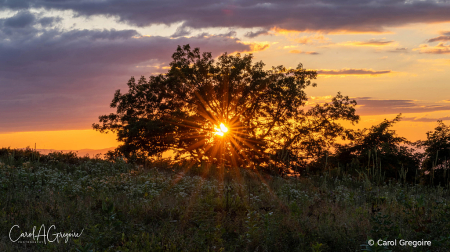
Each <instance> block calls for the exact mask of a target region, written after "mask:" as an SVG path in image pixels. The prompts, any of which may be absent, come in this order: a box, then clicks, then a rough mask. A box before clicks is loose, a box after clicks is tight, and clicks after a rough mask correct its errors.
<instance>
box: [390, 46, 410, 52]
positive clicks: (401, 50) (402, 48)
mask: <svg viewBox="0 0 450 252" xmlns="http://www.w3.org/2000/svg"><path fill="white" fill-rule="evenodd" d="M388 52H393V53H405V52H408V48H406V47H401V48H395V49H394V50H390V51H388Z"/></svg>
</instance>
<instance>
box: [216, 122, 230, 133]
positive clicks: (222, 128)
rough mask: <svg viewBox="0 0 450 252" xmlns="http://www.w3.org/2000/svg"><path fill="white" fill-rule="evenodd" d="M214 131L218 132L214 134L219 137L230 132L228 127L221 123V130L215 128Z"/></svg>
mask: <svg viewBox="0 0 450 252" xmlns="http://www.w3.org/2000/svg"><path fill="white" fill-rule="evenodd" d="M214 130H216V131H215V132H214V134H216V135H219V136H224V135H225V133H227V132H228V127H227V126H225V124H223V123H220V126H219V128H218V127H214Z"/></svg>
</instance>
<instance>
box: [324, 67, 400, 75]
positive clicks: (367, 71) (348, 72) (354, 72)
mask: <svg viewBox="0 0 450 252" xmlns="http://www.w3.org/2000/svg"><path fill="white" fill-rule="evenodd" d="M317 73H318V74H319V76H322V75H325V76H329V75H332V76H333V75H340V76H346V75H356V76H357V75H372V76H374V75H379V74H390V73H392V71H391V70H378V71H376V70H372V69H354V68H344V69H339V70H334V69H331V70H330V69H321V70H318V71H317Z"/></svg>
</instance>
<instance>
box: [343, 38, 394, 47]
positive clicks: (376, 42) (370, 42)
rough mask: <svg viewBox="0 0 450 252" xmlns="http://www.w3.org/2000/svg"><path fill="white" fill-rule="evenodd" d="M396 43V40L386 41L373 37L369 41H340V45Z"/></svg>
mask: <svg viewBox="0 0 450 252" xmlns="http://www.w3.org/2000/svg"><path fill="white" fill-rule="evenodd" d="M392 43H394V41H392V40H391V41H385V40H380V39H371V40H368V41H347V42H344V43H339V44H338V45H344V46H375V47H380V46H388V45H391V44H392Z"/></svg>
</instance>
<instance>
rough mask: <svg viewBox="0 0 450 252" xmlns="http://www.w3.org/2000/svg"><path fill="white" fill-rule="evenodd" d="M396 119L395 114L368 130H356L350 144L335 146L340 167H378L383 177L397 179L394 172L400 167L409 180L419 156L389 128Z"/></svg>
mask: <svg viewBox="0 0 450 252" xmlns="http://www.w3.org/2000/svg"><path fill="white" fill-rule="evenodd" d="M400 119H401V115H398V116H396V117H395V118H394V119H393V120H387V119H385V120H384V121H383V122H381V123H380V124H378V125H374V126H372V127H371V128H370V129H362V130H358V131H357V132H355V138H354V140H353V141H351V143H349V144H347V145H341V146H339V147H338V149H337V153H336V157H337V160H338V161H339V162H340V163H341V164H349V163H352V162H353V163H354V162H357V163H358V164H359V165H361V166H365V167H373V166H375V167H382V168H383V169H384V172H385V173H386V176H387V177H398V171H399V170H400V169H401V168H403V169H404V170H408V173H407V175H408V178H411V176H414V175H415V171H416V170H417V169H418V168H419V164H420V156H419V155H417V153H415V150H414V148H413V143H411V142H409V141H408V140H407V139H406V138H404V137H399V136H398V135H397V134H396V132H395V130H393V129H392V126H394V124H395V123H397V122H399V121H400ZM376 162H377V163H376ZM380 162H382V164H380Z"/></svg>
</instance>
